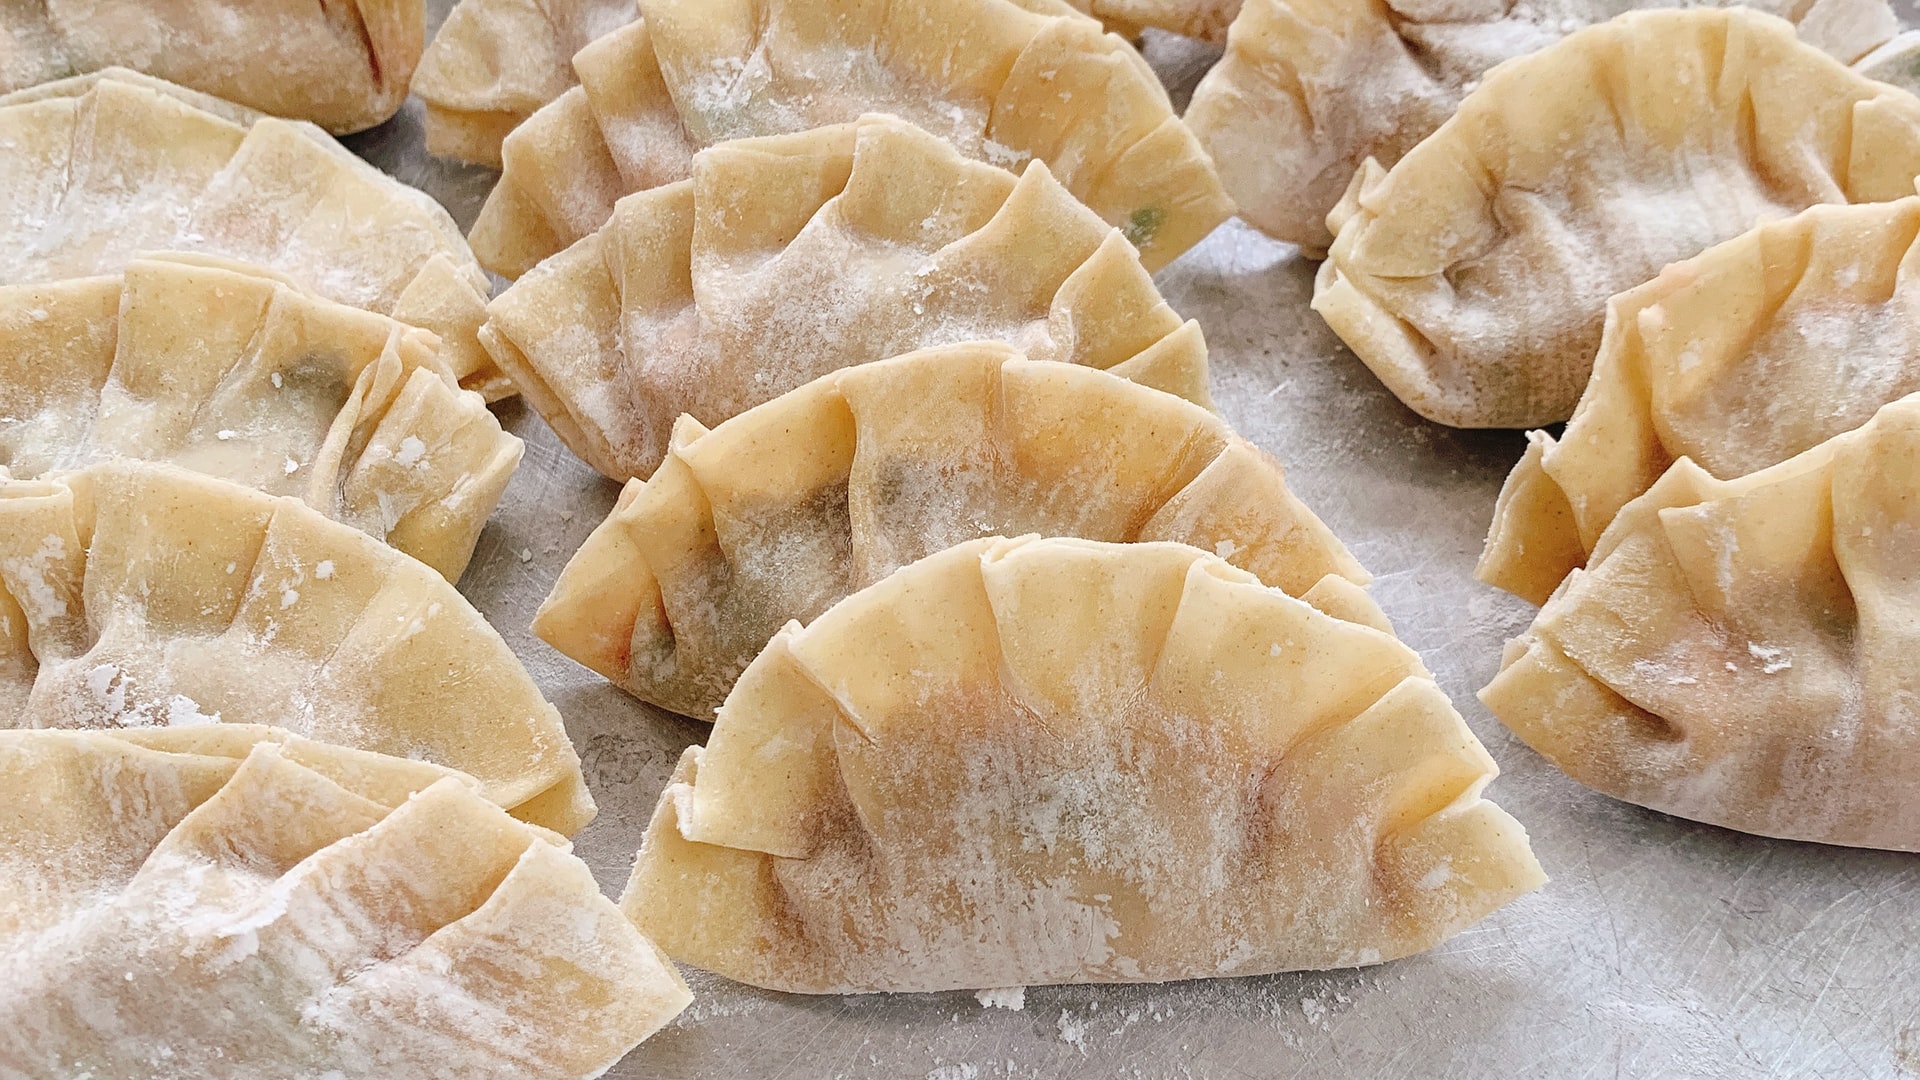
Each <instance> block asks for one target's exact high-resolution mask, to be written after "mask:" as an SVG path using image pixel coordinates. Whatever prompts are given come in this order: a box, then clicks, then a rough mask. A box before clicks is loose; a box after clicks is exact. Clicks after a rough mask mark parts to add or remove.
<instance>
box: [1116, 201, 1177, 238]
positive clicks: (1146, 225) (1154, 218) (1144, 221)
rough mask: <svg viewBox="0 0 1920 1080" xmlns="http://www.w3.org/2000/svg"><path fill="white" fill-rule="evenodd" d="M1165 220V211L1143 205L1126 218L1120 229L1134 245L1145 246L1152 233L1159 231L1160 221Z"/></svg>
mask: <svg viewBox="0 0 1920 1080" xmlns="http://www.w3.org/2000/svg"><path fill="white" fill-rule="evenodd" d="M1166 220H1167V212H1166V211H1165V210H1162V209H1160V208H1159V207H1157V206H1143V207H1141V208H1140V209H1138V210H1135V211H1134V212H1133V215H1132V216H1131V217H1129V218H1127V224H1126V226H1125V227H1124V228H1122V229H1121V230H1120V231H1121V232H1122V233H1124V234H1126V237H1127V239H1128V240H1131V241H1133V246H1134V247H1146V246H1147V242H1148V241H1150V240H1152V239H1153V234H1154V233H1156V232H1159V231H1160V225H1161V223H1163V222H1165V221H1166Z"/></svg>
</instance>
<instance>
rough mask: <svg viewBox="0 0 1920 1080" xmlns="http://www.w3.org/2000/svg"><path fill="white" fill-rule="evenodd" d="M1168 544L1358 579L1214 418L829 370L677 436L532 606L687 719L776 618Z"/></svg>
mask: <svg viewBox="0 0 1920 1080" xmlns="http://www.w3.org/2000/svg"><path fill="white" fill-rule="evenodd" d="M1023 532H1040V533H1044V534H1048V535H1055V536H1081V537H1087V538H1090V539H1096V540H1109V541H1121V542H1131V541H1136V540H1179V541H1183V542H1187V543H1192V544H1195V545H1198V546H1200V547H1202V548H1204V549H1206V550H1210V551H1216V552H1218V553H1220V554H1223V555H1225V556H1227V557H1228V558H1229V559H1231V560H1232V561H1233V562H1234V563H1235V564H1236V565H1240V566H1243V567H1246V568H1248V569H1250V570H1253V571H1254V572H1256V573H1258V574H1260V576H1261V578H1262V580H1264V581H1266V582H1267V583H1269V584H1271V585H1274V586H1276V587H1280V588H1284V589H1286V590H1288V591H1289V592H1292V593H1295V594H1299V593H1302V592H1304V591H1306V590H1307V589H1309V588H1311V587H1313V585H1314V584H1315V583H1316V582H1318V581H1319V580H1320V579H1321V578H1323V577H1325V576H1327V575H1329V574H1335V575H1339V576H1342V577H1345V578H1347V579H1349V580H1352V581H1357V582H1364V581H1365V580H1366V572H1365V571H1364V570H1363V569H1362V568H1361V567H1360V565H1359V563H1358V562H1357V561H1356V560H1355V559H1354V558H1353V556H1352V555H1351V554H1349V553H1348V552H1347V550H1346V548H1345V547H1344V546H1342V545H1341V543H1340V541H1339V540H1338V539H1336V538H1335V537H1334V536H1333V534H1332V533H1331V531H1329V530H1328V529H1327V527H1326V526H1325V524H1323V523H1322V522H1321V521H1320V519H1319V518H1317V517H1315V516H1314V514H1313V512H1312V511H1311V510H1310V509H1308V508H1307V507H1306V506H1305V505H1304V504H1302V503H1301V502H1300V501H1299V500H1298V499H1297V498H1295V497H1294V496H1293V494H1292V493H1291V492H1290V491H1288V490H1287V487H1286V481H1285V477H1284V474H1283V472H1282V470H1281V468H1280V465H1279V463H1278V462H1276V461H1274V460H1273V458H1272V457H1270V456H1268V455H1267V454H1265V453H1264V452H1262V451H1261V450H1259V449H1258V448H1257V447H1255V446H1253V445H1252V444H1251V443H1248V442H1246V441H1245V440H1244V439H1241V438H1239V437H1238V436H1236V435H1234V434H1233V433H1232V431H1231V430H1230V429H1229V428H1228V427H1227V425H1226V424H1225V423H1223V422H1222V421H1221V420H1220V419H1219V418H1218V417H1216V416H1214V415H1213V414H1212V413H1209V412H1207V411H1206V410H1205V409H1202V408H1200V407H1199V406H1196V405H1193V404H1191V403H1189V402H1186V401H1182V400H1181V399H1179V398H1175V397H1173V396H1172V395H1169V394H1163V393H1160V392H1159V391H1156V390H1151V389H1148V388H1146V387H1142V386H1139V385H1137V384H1135V383H1131V382H1128V381H1127V380H1125V379H1121V378H1118V377H1116V376H1114V375H1111V374H1108V373H1106V372H1102V371H1099V370H1097V369H1093V368H1089V367H1084V366H1079V365H1071V364H1061V363H1056V362H1051V361H1036V360H1026V359H1023V358H1021V357H1020V356H1019V354H1018V353H1016V352H1014V351H1013V350H1011V349H1010V348H1008V347H1006V346H996V345H985V344H973V345H959V346H949V347H946V348H941V349H929V350H923V351H921V352H918V353H912V354H909V355H907V356H904V357H899V358H895V359H892V360H886V361H879V362H876V363H872V364H863V365H860V366H858V367H852V368H846V369H843V370H841V371H838V372H835V373H833V374H831V375H828V376H826V377H824V378H822V379H819V380H816V381H814V382H812V383H809V384H807V385H806V386H804V387H801V388H800V389H798V390H795V391H792V392H790V393H788V394H786V395H784V396H782V397H780V398H777V399H775V400H774V401H771V402H768V403H767V404H765V405H762V406H759V407H758V408H755V409H752V410H749V411H748V412H745V413H742V414H741V415H740V416H738V417H735V418H734V419H733V420H730V421H728V422H727V423H725V424H722V425H720V426H719V427H718V428H715V429H714V430H712V431H710V432H709V431H706V430H704V429H702V428H700V427H699V425H697V424H695V423H693V422H692V421H690V420H689V421H685V422H683V423H682V425H681V427H680V429H679V430H678V431H677V432H676V436H675V440H674V446H673V448H672V452H671V454H670V455H669V457H668V459H667V461H666V463H665V464H664V465H662V466H661V468H660V469H659V471H657V472H656V473H654V475H653V478H652V479H651V480H648V481H646V482H645V483H642V482H640V481H633V482H631V483H630V484H628V486H627V489H626V491H625V492H623V493H622V495H621V499H620V504H619V505H618V506H617V507H616V508H615V510H614V512H613V513H612V514H611V515H609V517H608V519H607V520H606V521H605V522H603V523H602V524H601V525H600V526H599V528H597V529H596V530H595V531H594V533H593V535H592V536H590V537H589V538H588V540H587V542H586V543H585V544H584V545H582V546H581V549H580V551H579V552H577V553H576V554H575V555H574V557H573V559H572V560H571V561H570V562H569V563H568V565H567V567H566V569H565V570H563V571H562V573H561V576H560V580H559V581H558V582H556V583H555V585H554V588H553V592H552V593H551V594H550V595H549V596H548V598H547V600H546V602H545V603H544V604H542V605H541V609H540V612H539V614H538V615H536V616H535V619H534V629H535V632H536V633H538V634H539V635H540V636H541V637H542V638H544V639H545V640H546V641H548V642H549V643H551V644H553V645H554V646H555V647H556V648H558V649H560V651H562V652H564V653H566V654H567V655H569V656H571V657H573V658H574V659H576V660H578V661H580V662H581V663H583V664H585V665H587V666H588V667H591V668H593V669H594V670H596V671H598V672H600V673H601V674H603V675H605V676H607V677H608V678H609V679H612V680H613V681H614V682H616V683H618V684H619V685H620V686H622V687H623V688H625V689H627V690H629V691H630V692H632V693H634V694H636V695H638V696H640V697H641V698H643V699H645V700H647V701H651V702H653V703H655V704H658V705H661V706H662V707H665V708H669V709H673V710H675V711H677V712H683V713H685V714H687V715H689V716H695V717H701V718H705V717H708V716H711V715H712V710H713V709H714V708H715V707H716V706H718V705H719V704H720V702H721V701H722V700H723V699H724V698H725V697H726V694H727V690H728V688H729V687H731V686H732V685H733V682H734V680H735V678H736V677H738V675H739V673H740V672H741V670H742V669H744V668H745V667H746V664H747V662H748V661H749V660H751V659H752V658H753V656H754V655H755V654H756V653H758V652H759V650H760V649H761V647H762V646H764V645H765V644H766V642H767V639H768V638H769V637H770V636H771V635H772V634H773V633H774V632H775V631H777V630H778V629H779V628H780V626H781V625H782V624H783V623H785V622H786V621H787V620H789V619H802V620H805V619H811V618H813V617H814V616H816V615H818V614H819V613H821V612H822V611H825V610H826V609H827V608H828V607H829V606H831V605H832V604H834V603H835V602H836V601H838V600H840V599H841V598H842V597H845V596H847V595H848V594H849V593H852V592H854V591H855V590H858V589H860V588H863V587H865V586H867V585H870V584H873V583H874V582H877V581H880V580H881V579H883V578H884V577H886V576H887V575H888V574H889V573H891V572H893V571H894V570H896V569H898V568H899V567H901V566H905V565H906V564H908V563H911V562H913V561H915V560H917V559H920V558H923V557H925V556H927V555H930V554H932V553H934V552H936V551H939V550H940V549H942V548H944V547H947V546H949V545H951V544H956V543H960V542H962V541H966V540H972V539H974V538H976V537H980V536H987V535H992V534H994V533H1008V534H1018V533H1023Z"/></svg>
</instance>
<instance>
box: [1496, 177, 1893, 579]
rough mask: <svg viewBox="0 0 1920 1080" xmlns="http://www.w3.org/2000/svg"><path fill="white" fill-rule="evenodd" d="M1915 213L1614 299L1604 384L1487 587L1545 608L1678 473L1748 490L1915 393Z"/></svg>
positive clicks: (1529, 484)
mask: <svg viewBox="0 0 1920 1080" xmlns="http://www.w3.org/2000/svg"><path fill="white" fill-rule="evenodd" d="M1917 234H1920V198H1906V199H1901V200H1899V201H1897V202H1890V203H1873V204H1870V205H1866V206H1816V207H1814V208H1812V209H1810V210H1807V211H1805V212H1803V213H1801V214H1798V215H1796V216H1794V217H1791V218H1788V219H1786V220H1785V221H1776V222H1769V223H1768V224H1766V225H1762V226H1761V227H1760V228H1758V229H1755V230H1754V231H1752V232H1749V233H1746V234H1744V235H1742V236H1740V237H1738V238H1737V239H1734V240H1730V241H1728V242H1726V243H1724V244H1720V245H1718V246H1716V247H1712V248H1708V249H1707V250H1706V251H1704V252H1702V253H1701V254H1700V255H1699V256H1697V257H1695V258H1693V259H1689V260H1687V261H1686V262H1682V263H1675V264H1674V265H1672V266H1670V267H1668V268H1667V269H1666V270H1665V271H1663V272H1662V273H1661V275H1660V276H1659V277H1657V278H1655V279H1653V280H1652V281H1650V282H1648V283H1647V284H1645V285H1642V286H1640V287H1639V288H1637V289H1632V290H1630V291H1628V292H1625V293H1622V294H1620V295H1619V296H1616V297H1614V298H1613V300H1612V302H1611V303H1610V304H1609V306H1608V310H1607V327H1606V332H1605V334H1604V336H1603V337H1602V338H1601V340H1600V352H1599V356H1598V357H1597V359H1596V360H1595V361H1594V371H1593V379H1592V381H1590V382H1589V383H1588V384H1587V392H1586V394H1585V395H1584V396H1583V397H1582V398H1581V399H1580V407H1579V408H1578V409H1576V410H1575V411H1574V414H1573V420H1572V422H1570V423H1569V424H1568V425H1567V430H1566V434H1565V435H1563V436H1562V437H1561V438H1559V439H1557V440H1556V439H1554V438H1553V437H1552V436H1551V435H1548V434H1547V433H1546V432H1541V431H1536V432H1533V433H1532V434H1531V435H1529V439H1530V440H1531V443H1530V445H1529V446H1528V448H1527V453H1526V456H1525V457H1523V458H1522V459H1521V460H1520V464H1519V465H1518V466H1517V467H1515V469H1514V471H1513V475H1512V476H1509V477H1508V478H1507V484H1506V487H1505V488H1504V489H1502V491H1501V492H1500V505H1499V508H1498V509H1497V510H1496V511H1495V512H1494V521H1493V532H1492V535H1490V536H1489V537H1488V538H1487V550H1486V553H1485V554H1484V555H1482V556H1481V559H1480V571H1479V575H1480V579H1481V580H1482V581H1485V582H1487V583H1488V584H1491V585H1498V586H1499V587H1501V588H1503V589H1506V590H1507V591H1509V592H1513V593H1516V594H1518V595H1520V596H1522V597H1525V598H1526V599H1528V600H1531V601H1533V602H1534V603H1536V604H1538V603H1542V602H1544V601H1545V600H1546V598H1547V595H1548V594H1549V593H1551V592H1553V590H1554V588H1555V587H1556V586H1558V585H1559V584H1560V581H1561V579H1562V578H1564V577H1566V576H1567V574H1568V573H1569V572H1571V571H1572V570H1573V569H1574V568H1575V567H1577V566H1580V565H1582V564H1583V563H1585V562H1586V559H1587V553H1588V552H1589V551H1591V550H1593V546H1594V545H1595V544H1596V543H1598V542H1599V540H1600V535H1601V533H1602V532H1604V531H1605V530H1606V528H1607V526H1608V524H1609V523H1611V522H1612V521H1613V517H1614V515H1615V514H1616V513H1618V512H1619V511H1620V508H1621V507H1622V506H1624V505H1626V503H1627V502H1628V501H1630V500H1631V499H1633V498H1635V497H1636V496H1638V495H1639V494H1640V493H1641V492H1643V491H1645V490H1647V489H1648V488H1649V487H1652V486H1653V483H1654V481H1656V480H1658V479H1659V478H1660V475H1661V474H1662V473H1664V472H1666V470H1667V468H1668V467H1669V466H1671V465H1672V464H1673V463H1674V462H1675V461H1676V460H1678V459H1680V458H1683V457H1684V458H1690V459H1692V461H1693V462H1694V464H1696V465H1698V466H1700V467H1701V468H1704V469H1705V470H1706V471H1708V472H1709V473H1712V474H1713V475H1715V476H1718V477H1721V478H1722V479H1732V478H1734V477H1739V476H1745V475H1747V474H1748V473H1753V472H1758V471H1759V470H1761V469H1764V468H1767V467H1768V466H1771V465H1777V464H1779V463H1780V462H1782V461H1784V460H1786V459H1787V458H1789V457H1792V456H1793V455H1795V454H1798V453H1801V452H1803V451H1805V450H1809V449H1811V448H1812V447H1814V446H1816V445H1818V444H1819V443H1821V442H1823V441H1825V440H1826V439H1829V438H1832V437H1833V436H1835V435H1839V434H1841V433H1843V432H1846V431H1851V430H1852V429H1854V428H1857V427H1859V426H1860V425H1861V424H1863V423H1865V422H1866V421H1867V420H1868V419H1869V418H1870V417H1872V416H1873V414H1874V411H1875V410H1876V409H1878V408H1879V407H1880V406H1882V405H1884V404H1886V403H1887V402H1889V401H1893V400H1894V399H1896V398H1899V397H1902V396H1904V395H1906V394H1910V393H1913V392H1915V391H1920V245H1916V244H1915V240H1914V238H1915V236H1916V235H1917Z"/></svg>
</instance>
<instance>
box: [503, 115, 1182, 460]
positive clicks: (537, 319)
mask: <svg viewBox="0 0 1920 1080" xmlns="http://www.w3.org/2000/svg"><path fill="white" fill-rule="evenodd" d="M480 336H481V340H482V341H483V342H484V343H485V344H486V346H487V348H488V349H489V350H490V351H491V352H492V353H493V356H494V359H495V360H496V362H497V363H498V364H499V365H500V366H501V367H502V368H504V369H505V370H506V371H508V372H509V373H510V374H511V375H512V376H513V379H514V382H515V383H516V384H517V385H518V386H520V387H521V388H522V390H523V391H524V392H525V393H526V394H527V397H528V399H529V400H530V401H531V402H532V403H533V404H534V405H535V406H536V407H538V408H539V409H540V410H541V412H542V413H543V414H545V415H546V416H547V418H548V420H549V422H550V423H551V424H552V425H553V427H554V429H555V430H556V431H557V432H558V433H559V434H560V435H561V437H562V438H563V439H565V440H566V442H567V444H568V445H569V446H570V447H571V448H572V449H573V450H574V451H575V452H576V453H578V454H579V455H580V456H581V457H583V458H585V459H586V460H587V461H588V462H589V463H590V464H592V465H593V466H594V467H595V468H597V469H599V470H600V471H601V472H602V473H604V474H606V475H607V476H610V477H612V478H614V479H617V480H626V479H629V478H632V477H635V476H638V477H641V478H643V479H644V478H646V477H648V476H651V475H652V474H653V471H654V469H655V468H656V467H657V466H658V465H659V464H660V462H661V460H662V459H663V458H664V457H665V456H666V453H667V442H668V438H669V435H670V433H671V431H672V429H673V424H674V422H675V421H676V420H678V419H679V417H680V415H681V414H682V413H685V414H687V415H690V416H692V417H693V418H694V419H696V420H698V421H700V422H701V423H702V424H704V425H707V426H709V427H711V426H714V425H717V424H719V423H721V422H723V421H726V420H728V419H731V418H732V417H734V416H736V415H738V414H740V413H742V412H745V411H746V410H747V409H749V408H752V407H753V406H756V405H759V404H762V403H764V402H767V401H771V400H772V399H774V398H776V397H778V396H780V395H781V394H784V393H786V392H788V391H790V390H793V389H796V388H798V387H799V386H801V385H803V384H805V383H807V382H809V381H811V380H812V379H815V378H818V377H820V376H822V375H825V374H827V373H828V372H831V371H834V370H837V369H839V368H843V367H849V366H852V365H854V364H859V363H865V362H867V361H871V360H880V359H885V358H887V357H890V356H897V355H900V354H902V353H906V352H911V351H913V350H914V349H917V348H921V347H925V346H931V345H944V344H949V343H953V342H961V341H974V340H988V341H992V340H998V341H1005V342H1008V343H1009V344H1012V345H1015V346H1016V347H1019V348H1021V349H1022V350H1024V351H1025V352H1026V353H1027V354H1028V355H1029V356H1032V357H1034V358H1036V359H1050V360H1064V361H1068V362H1071V363H1080V364H1088V365H1091V366H1094V367H1099V368H1107V369H1111V370H1115V371H1118V372H1120V373H1122V374H1125V375H1127V376H1128V377H1130V378H1133V379H1135V380H1136V381H1140V382H1144V383H1147V384H1148V385H1153V386H1156V387H1158V388H1160V389H1164V390H1167V391H1169V392H1172V393H1176V394H1180V395H1182V396H1185V397H1189V398H1192V399H1193V400H1195V401H1198V402H1200V403H1201V404H1203V405H1206V404H1209V403H1210V399H1209V398H1208V396H1207V370H1206V352H1205V345H1204V342H1203V341H1202V340H1201V337H1200V334H1199V329H1198V327H1197V326H1196V325H1194V324H1186V325H1184V326H1183V324H1182V322H1181V320H1180V318H1179V316H1177V315H1176V314H1174V312H1173V311H1172V309H1171V308H1169V307H1168V306H1167V304H1166V302H1165V301H1164V300H1162V299H1161V297H1160V294H1159V291H1158V290H1157V289H1156V288H1155V287H1154V285H1153V281H1152V279H1151V278H1150V277H1149V276H1148V275H1147V273H1146V271H1145V269H1144V268H1143V267H1142V266H1141V265H1140V261H1139V258H1138V256H1137V254H1136V253H1135V252H1134V249H1133V247H1132V246H1131V245H1130V244H1128V243H1127V242H1126V240H1125V239H1124V238H1122V237H1121V236H1120V234H1119V232H1118V231H1117V230H1115V229H1113V228H1112V227H1111V226H1108V225H1107V224H1106V223H1105V222H1103V221H1101V220H1100V218H1099V217H1098V216H1097V215H1095V214H1094V213H1092V212H1091V211H1089V210H1087V209H1086V208H1085V207H1083V206H1081V205H1080V204H1079V203H1078V202H1076V201H1075V200H1074V198H1073V196H1072V195H1070V194H1068V193H1067V191H1066V189H1065V188H1063V187H1061V186H1060V184H1059V183H1058V182H1057V181H1055V180H1054V179H1053V176H1052V174H1051V173H1050V172H1049V171H1048V169H1047V167H1046V166H1045V165H1044V164H1042V163H1039V162H1034V163H1031V164H1029V166H1028V168H1027V172H1026V175H1025V176H1024V177H1023V178H1021V179H1019V180H1016V179H1015V178H1014V177H1013V176H1012V175H1010V174H1008V173H1006V172H1003V171H1002V170H1000V169H997V168H994V167H992V166H989V165H982V164H979V163H977V162H971V161H968V160H966V159H965V158H963V157H961V156H960V155H959V154H958V153H957V152H956V151H954V150H953V149H952V148H951V147H950V146H948V145H947V144H946V143H944V142H942V141H941V140H939V139H937V138H935V137H933V136H932V135H929V134H927V133H926V132H924V131H921V130H920V129H918V128H915V127H913V126H911V125H909V124H906V123H905V122H903V121H899V120H896V119H893V118H891V117H879V116H875V117H866V118H863V119H862V120H861V121H859V122H858V123H855V124H844V125H836V126H833V127H827V128H817V129H814V130H812V131H808V132H805V133H802V134H799V135H786V136H773V137H769V138H764V139H751V140H743V141H739V142H734V143H728V144H725V145H723V146H719V147H715V148H713V149H709V150H705V151H702V152H701V153H700V154H699V155H697V156H696V158H695V160H694V167H693V178H692V180H691V181H688V182H683V183H679V184H673V185H670V186H667V187H664V188H659V189H655V190H653V191H648V192H643V193H640V194H637V195H631V196H628V197H627V198H625V199H622V200H621V201H620V203H619V205H618V206H617V207H616V208H615V210H614V214H613V217H612V218H611V219H610V220H609V221H608V222H607V224H606V225H604V226H602V227H601V228H600V229H599V230H598V231H597V232H595V233H594V234H592V235H591V236H588V237H587V238H586V239H584V240H582V241H580V242H579V243H578V244H576V245H574V246H573V247H572V248H570V249H569V250H568V251H566V252H564V253H562V254H561V255H558V256H556V257H554V258H552V259H549V260H547V261H546V262H544V263H542V264H540V266H539V267H537V268H535V269H534V270H533V271H531V272H530V273H529V274H528V275H527V276H526V277H523V278H522V279H521V280H520V281H519V282H517V283H516V284H515V285H514V286H513V287H512V288H510V289H508V290H507V291H506V292H505V293H503V294H502V295H501V296H500V297H499V298H498V299H496V300H495V301H494V302H493V303H492V304H491V305H490V306H489V308H488V322H487V325H486V326H485V327H483V328H482V330H481V334H480Z"/></svg>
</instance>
